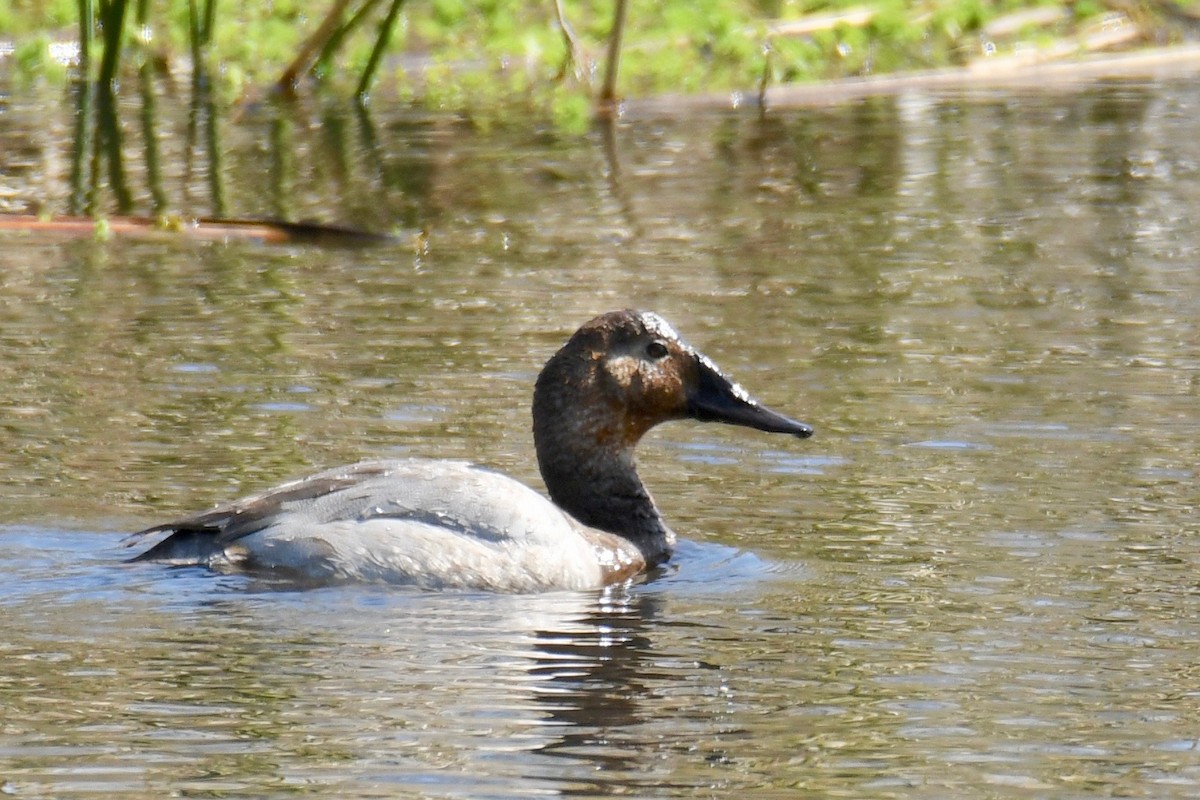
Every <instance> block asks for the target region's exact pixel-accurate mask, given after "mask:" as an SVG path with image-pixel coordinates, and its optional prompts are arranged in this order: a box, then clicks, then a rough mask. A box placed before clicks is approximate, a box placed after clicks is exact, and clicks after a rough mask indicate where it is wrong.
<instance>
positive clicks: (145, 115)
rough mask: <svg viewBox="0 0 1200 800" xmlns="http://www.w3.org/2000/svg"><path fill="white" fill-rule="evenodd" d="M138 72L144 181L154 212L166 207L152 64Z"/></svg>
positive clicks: (146, 65)
mask: <svg viewBox="0 0 1200 800" xmlns="http://www.w3.org/2000/svg"><path fill="white" fill-rule="evenodd" d="M138 72H139V78H140V79H139V81H138V83H139V84H140V86H139V88H140V89H141V95H142V143H143V144H144V145H145V148H146V183H147V184H148V185H149V188H150V206H151V210H152V211H153V212H154V213H155V214H161V213H162V212H163V211H165V210H166V208H167V195H166V193H165V192H163V187H162V170H161V169H160V168H159V158H158V136H157V135H156V134H155V132H154V129H155V127H156V122H157V121H158V113H157V109H156V106H155V100H154V83H153V81H152V78H153V75H154V65H153V64H151V63H150V62H149V61H147V62H146V63H144V64H142V68H141V69H140V70H138Z"/></svg>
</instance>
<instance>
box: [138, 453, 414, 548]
mask: <svg viewBox="0 0 1200 800" xmlns="http://www.w3.org/2000/svg"><path fill="white" fill-rule="evenodd" d="M398 463H400V462H388V461H363V462H361V463H358V464H351V465H349V466H346V467H341V468H338V469H333V470H328V471H326V472H321V473H318V474H316V475H309V476H307V477H304V478H300V479H298V480H294V481H288V482H287V483H284V484H281V485H279V486H276V487H275V488H273V489H268V490H267V491H265V492H261V493H259V494H254V495H250V496H249V497H243V498H241V499H239V500H234V501H233V502H231V503H225V504H224V505H219V506H217V507H216V508H213V509H211V510H209V511H202V512H200V513H197V514H193V515H191V516H187V517H181V518H179V519H176V520H172V521H171V522H165V523H163V524H161V525H152V526H151V527H149V528H143V529H142V530H140V531H137V532H136V533H134V534H131V535H130V536H129V538H128V539H126V541H125V546H126V547H132V546H134V545H136V544H138V543H140V542H141V541H142V540H143V539H145V538H146V537H148V536H153V535H154V534H158V533H167V534H170V535H169V536H167V537H166V538H165V539H163V540H162V541H160V542H158V543H157V544H155V545H154V546H153V547H151V548H150V549H149V550H146V551H145V552H143V553H140V554H138V555H136V556H134V557H133V558H132V559H130V560H131V561H163V562H170V563H176V564H199V563H205V562H206V561H208V560H209V558H210V557H211V555H212V554H213V553H214V552H215V551H219V550H223V549H224V548H225V547H226V546H227V545H229V544H230V543H232V542H234V541H236V540H238V539H240V538H242V537H244V536H249V535H250V534H252V533H257V532H258V531H261V530H263V529H264V528H268V527H270V526H271V525H273V524H275V523H276V522H278V520H279V519H280V517H281V516H283V515H284V514H286V513H288V512H289V511H291V510H293V509H295V508H297V507H300V508H303V507H306V506H309V505H312V504H314V503H317V502H319V501H320V500H322V499H323V498H328V497H330V496H331V495H335V494H337V493H340V492H345V491H347V490H349V489H352V488H353V487H354V486H356V485H359V484H362V483H363V482H364V481H371V480H377V479H378V478H380V477H383V476H385V475H387V474H388V472H389V469H390V468H391V467H393V466H395V465H396V464H398Z"/></svg>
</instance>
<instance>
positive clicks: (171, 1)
mask: <svg viewBox="0 0 1200 800" xmlns="http://www.w3.org/2000/svg"><path fill="white" fill-rule="evenodd" d="M332 1H333V0H323V1H318V0H270V2H266V1H265V0H246V1H245V2H241V3H230V2H228V0H224V1H223V2H219V3H218V6H217V16H216V29H215V31H214V36H213V42H212V46H211V47H210V48H209V49H208V50H207V52H206V54H205V56H204V57H205V59H206V61H207V62H208V67H209V71H210V74H211V75H212V76H213V77H214V80H215V82H216V84H217V88H218V90H220V91H224V92H225V93H226V94H227V95H236V94H239V93H242V92H244V91H246V90H248V89H250V88H255V87H265V86H269V85H271V84H272V83H273V82H274V81H275V80H276V79H277V78H278V77H279V75H280V74H281V72H282V71H283V69H284V67H285V66H287V64H288V63H289V61H290V59H291V58H292V57H293V55H294V54H295V53H296V52H297V49H298V47H299V46H300V44H301V42H302V41H303V40H304V38H305V37H306V36H308V35H309V34H310V33H311V32H312V31H313V30H314V29H315V28H316V26H317V24H318V23H319V22H320V19H321V17H322V15H323V14H324V13H325V12H326V10H327V9H328V8H329V7H330V5H331V3H332ZM564 1H565V8H566V14H567V17H568V19H569V20H570V21H571V23H572V25H573V27H574V29H575V31H576V33H577V35H578V37H579V39H580V41H581V42H582V43H583V45H584V48H585V55H586V57H587V61H588V62H589V63H590V64H592V65H593V66H594V69H593V70H592V72H591V75H592V79H591V84H592V89H591V90H594V89H595V88H596V87H598V84H599V81H600V76H601V74H602V71H603V65H602V61H603V58H604V55H605V49H604V48H605V42H606V40H607V37H608V34H609V26H610V25H611V20H612V14H613V2H614V0H594V1H585V0H564ZM1113 1H1114V2H1117V0H1113ZM1044 4H1045V2H1044V1H1043V0H993V1H988V0H929V1H927V2H907V1H906V0H876V1H875V2H858V1H857V0H808V1H807V2H804V1H802V0H690V2H687V3H681V2H674V3H665V4H649V3H634V4H632V5H631V6H630V12H629V25H628V29H627V31H626V33H625V39H624V41H625V47H624V51H623V55H622V60H621V72H620V81H619V90H620V93H621V94H623V95H626V96H629V95H646V94H659V93H681V92H682V93H697V92H725V91H729V90H733V89H738V90H754V89H755V88H757V87H758V86H759V85H760V84H762V83H763V82H764V80H765V81H766V82H767V83H768V84H769V85H777V84H780V83H789V82H803V81H814V80H821V79H829V78H838V77H846V76H853V75H864V74H878V73H881V72H892V71H896V70H907V69H920V68H928V67H937V66H945V65H952V64H961V63H965V62H967V61H969V60H971V59H973V58H975V57H978V56H979V54H980V52H981V45H982V43H981V31H982V30H983V26H984V25H986V24H987V22H988V21H990V20H993V19H995V18H997V17H999V16H1002V15H1005V14H1009V13H1012V12H1014V11H1018V10H1021V9H1025V8H1031V7H1034V6H1038V5H1044ZM864 6H866V7H869V8H871V9H873V10H875V12H876V14H875V16H874V18H873V19H872V20H871V21H870V22H869V23H868V24H866V25H862V26H857V27H856V26H851V25H837V26H835V27H832V28H829V29H825V30H819V31H815V32H812V33H810V34H807V35H803V36H787V37H783V36H776V37H770V36H768V33H767V31H768V29H769V26H770V25H771V24H772V23H776V22H779V21H781V20H794V19H798V18H803V17H805V16H807V15H812V14H822V13H829V12H833V11H837V10H839V9H841V10H845V9H850V8H860V7H864ZM386 7H387V2H386V0H385V2H382V3H380V5H379V7H378V8H377V9H375V13H374V18H373V19H371V21H369V22H368V23H367V24H364V25H363V26H361V27H360V28H359V29H358V30H356V31H354V32H353V33H352V34H351V35H350V36H348V37H347V39H346V40H345V41H344V42H343V45H342V46H341V47H340V48H339V50H338V51H337V53H336V56H335V58H334V59H333V61H332V62H331V63H330V64H328V65H326V69H325V70H324V71H323V72H322V73H321V74H322V75H323V78H324V82H325V83H326V84H327V85H328V86H330V87H332V89H333V90H334V91H346V92H349V91H352V90H353V88H354V86H355V83H356V81H357V79H358V75H359V74H360V73H361V71H362V69H363V68H364V65H365V64H366V63H367V59H368V56H369V53H370V50H371V48H372V45H373V43H374V40H375V35H376V32H377V26H378V20H379V19H381V18H382V17H383V14H384V13H385V11H386ZM1065 7H1068V8H1069V9H1071V10H1072V16H1071V17H1070V18H1069V19H1068V21H1067V22H1065V23H1059V24H1057V25H1056V27H1055V28H1053V29H1051V30H1032V31H1022V32H1021V33H1020V34H1019V35H1017V36H1015V37H1013V38H1014V41H1012V42H998V43H996V45H997V48H998V52H1002V51H1003V48H1005V47H1011V46H1012V45H1014V44H1015V43H1016V40H1020V41H1033V42H1037V41H1041V40H1045V39H1047V38H1053V37H1054V36H1061V35H1069V34H1070V33H1071V32H1072V31H1073V29H1074V28H1075V26H1077V25H1080V24H1085V23H1086V22H1087V21H1088V20H1089V19H1090V18H1093V17H1095V16H1096V15H1098V14H1101V13H1104V12H1106V11H1107V10H1108V7H1107V6H1106V5H1105V0H1079V1H1078V2H1076V3H1074V4H1073V5H1070V6H1065ZM1122 8H1127V7H1126V6H1122ZM1137 8H1140V9H1142V11H1143V12H1144V13H1143V14H1142V17H1143V18H1142V19H1139V24H1143V25H1146V24H1147V23H1146V20H1151V22H1150V24H1151V25H1153V24H1158V22H1161V20H1157V18H1156V17H1155V15H1154V13H1153V7H1151V6H1138V7H1137ZM1148 9H1149V10H1148ZM149 11H150V16H149V19H148V20H147V26H148V28H147V29H148V31H149V33H150V36H149V37H148V39H147V38H146V37H142V36H139V35H138V31H137V30H136V28H137V26H136V24H135V23H134V20H133V17H134V11H133V8H132V7H131V9H130V12H129V20H130V23H129V25H128V26H127V31H126V41H127V43H128V45H127V47H126V51H125V53H124V54H123V59H122V64H121V67H122V69H123V70H124V71H126V73H128V72H129V71H131V70H133V69H136V67H137V66H138V65H139V64H140V63H142V62H143V61H144V60H145V59H148V58H153V59H155V60H156V61H158V62H159V63H168V64H174V65H182V64H185V63H186V61H187V59H188V58H189V57H190V52H191V48H190V43H189V40H188V3H187V2H186V0H159V2H155V3H151V4H149ZM76 13H77V6H76V1H75V0H13V2H10V3H8V4H4V5H0V39H7V40H9V41H11V42H13V43H14V44H15V45H16V54H15V56H14V57H12V58H11V59H9V60H8V65H6V66H11V68H12V71H13V72H15V73H18V74H20V75H22V76H23V77H24V78H26V79H45V80H55V81H57V80H64V79H65V78H66V77H67V70H66V69H65V68H63V67H62V66H60V65H56V64H55V62H54V60H53V59H51V58H50V57H49V55H48V54H49V49H48V48H49V45H50V43H51V42H52V41H60V42H61V41H70V40H73V39H74V38H75V37H76V35H77V29H76V26H77V22H76ZM1156 20H1157V21H1156ZM1160 33H1161V32H1160ZM1159 38H1160V39H1161V38H1162V36H1161V35H1160V36H1159ZM1167 38H1168V39H1170V38H1171V35H1170V32H1168V36H1167ZM401 55H404V56H405V58H404V59H401V58H400V56H401ZM565 57H566V49H565V45H564V42H563V39H562V36H561V34H560V32H559V30H558V28H557V25H556V23H555V20H554V16H553V5H552V2H551V0H537V1H536V2H534V1H533V0H408V2H407V3H406V5H405V6H404V8H403V9H402V11H401V13H400V17H399V19H398V22H397V26H396V29H395V33H394V34H393V38H392V44H391V48H390V50H389V54H388V57H387V58H385V60H384V61H383V65H382V67H381V69H380V70H379V71H378V73H377V76H378V77H377V82H376V90H377V91H378V92H379V93H382V94H384V95H386V96H400V97H404V98H413V99H416V100H422V101H424V102H426V103H428V104H430V105H431V106H434V107H438V108H457V109H463V108H474V107H477V106H486V105H488V104H491V105H496V104H498V103H499V104H504V103H510V102H512V101H514V100H517V101H521V102H525V103H528V104H530V105H533V106H536V107H541V108H543V109H545V110H548V111H549V112H550V113H551V114H552V115H553V116H554V117H555V118H556V119H560V120H562V121H564V122H567V121H570V120H574V119H576V118H578V117H579V110H580V109H581V108H586V99H587V98H588V96H589V91H591V90H589V87H588V86H587V85H583V84H580V83H577V82H574V81H572V80H570V79H569V78H568V79H564V78H563V77H562V75H563V65H564V59H565ZM0 68H4V67H0ZM581 100H583V101H584V102H583V103H582V104H581ZM484 116H485V115H484Z"/></svg>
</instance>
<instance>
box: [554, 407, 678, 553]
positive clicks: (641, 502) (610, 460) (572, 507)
mask: <svg viewBox="0 0 1200 800" xmlns="http://www.w3.org/2000/svg"><path fill="white" fill-rule="evenodd" d="M539 405H541V407H540V408H539ZM581 411H582V410H581V409H579V408H570V409H566V408H561V407H560V408H550V407H547V406H546V405H545V404H539V403H538V402H537V401H536V399H535V403H534V426H533V438H534V444H535V446H536V447H537V456H538V467H539V469H540V470H541V473H542V480H544V481H545V482H546V488H547V489H548V490H549V492H550V497H551V499H552V500H554V502H555V504H556V505H558V506H559V508H562V509H563V510H564V511H566V512H567V513H569V514H570V515H571V516H572V517H574V518H575V519H577V520H579V521H580V522H582V523H583V524H584V525H587V526H589V527H592V528H599V529H600V530H603V531H608V532H609V533H614V534H616V535H618V536H620V537H622V538H624V539H627V540H629V541H630V542H631V543H632V544H634V545H635V546H636V547H637V548H638V550H639V551H640V552H641V554H642V557H643V558H645V559H646V563H647V565H649V566H654V565H656V564H661V563H662V562H664V561H666V560H667V559H668V558H669V557H670V555H671V551H672V550H673V549H674V547H675V534H674V532H672V531H671V529H670V528H668V527H667V526H666V523H664V522H663V519H662V516H661V515H660V514H659V512H658V508H657V507H656V506H655V505H654V500H653V499H652V498H651V497H650V493H649V492H648V491H647V490H646V487H645V486H644V485H643V484H642V481H641V479H640V478H639V477H638V474H637V470H636V469H635V468H634V464H633V448H632V446H628V447H625V446H616V445H613V444H612V443H613V442H619V441H620V438H621V437H620V436H615V435H613V431H611V430H606V429H605V424H606V423H605V421H604V420H602V419H598V418H597V417H596V416H591V417H588V416H583V415H581ZM556 412H558V413H556ZM606 443H607V444H606Z"/></svg>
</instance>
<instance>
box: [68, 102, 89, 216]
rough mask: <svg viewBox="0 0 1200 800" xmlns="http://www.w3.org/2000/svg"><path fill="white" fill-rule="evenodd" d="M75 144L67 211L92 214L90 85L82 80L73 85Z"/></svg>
mask: <svg viewBox="0 0 1200 800" xmlns="http://www.w3.org/2000/svg"><path fill="white" fill-rule="evenodd" d="M75 92H76V94H75V142H74V148H73V149H72V150H71V178H70V180H71V197H70V199H69V200H68V201H67V211H68V212H69V213H71V214H90V213H92V188H91V184H92V182H91V181H90V180H88V179H87V172H88V170H87V166H86V164H87V163H88V161H87V158H88V155H89V154H90V153H91V151H92V83H91V81H89V80H87V79H86V78H84V79H83V80H81V81H79V82H77V83H76V84H75Z"/></svg>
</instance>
